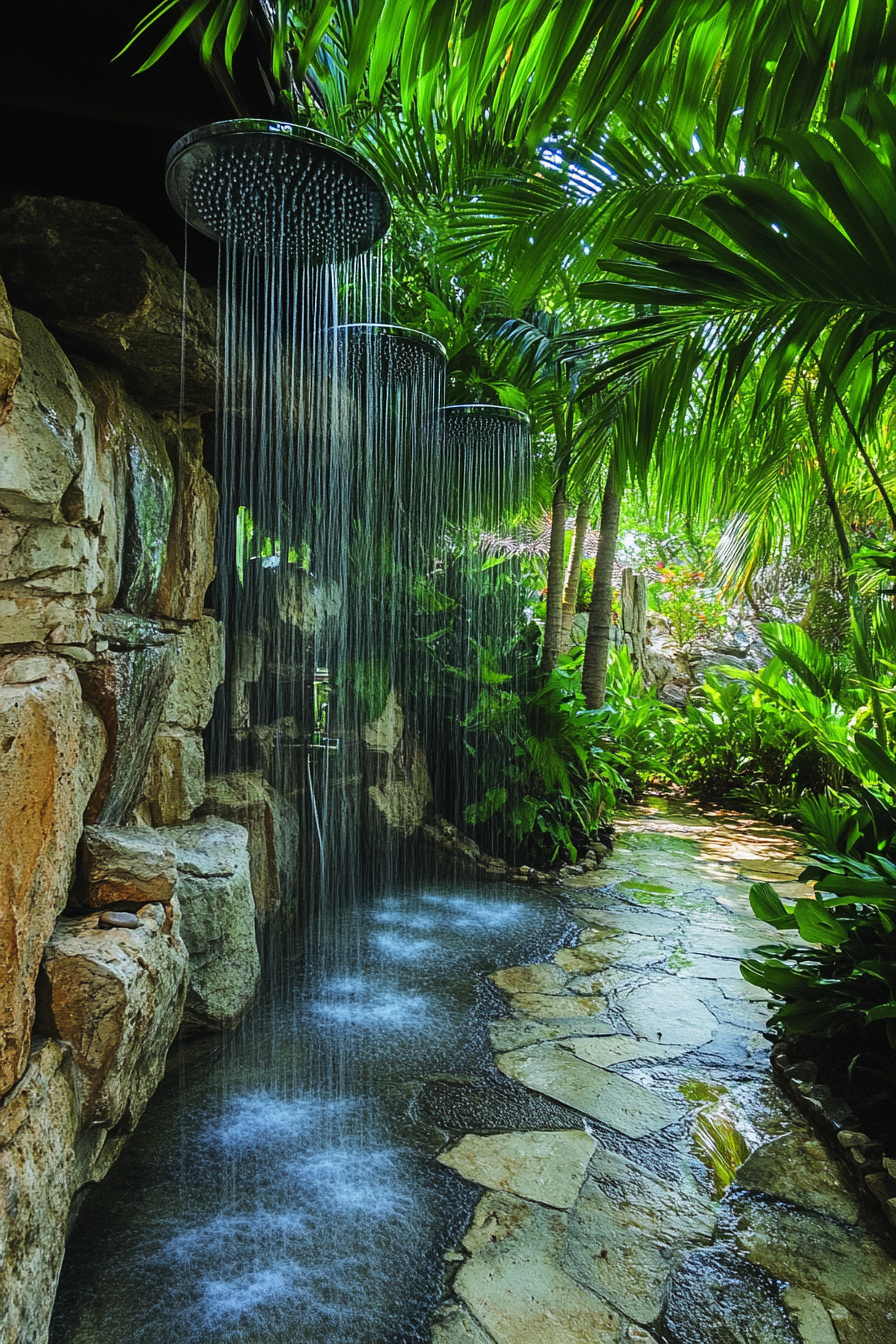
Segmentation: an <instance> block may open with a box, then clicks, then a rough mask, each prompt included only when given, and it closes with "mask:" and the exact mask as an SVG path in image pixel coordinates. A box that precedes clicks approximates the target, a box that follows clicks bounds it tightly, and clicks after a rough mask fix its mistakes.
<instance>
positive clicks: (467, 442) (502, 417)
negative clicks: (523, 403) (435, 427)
mask: <svg viewBox="0 0 896 1344" xmlns="http://www.w3.org/2000/svg"><path fill="white" fill-rule="evenodd" d="M442 418H443V423H444V434H445V443H446V446H448V447H450V448H467V447H477V448H479V447H481V448H487V447H488V446H489V444H490V443H493V444H494V445H495V446H496V447H497V446H499V445H500V446H501V447H510V448H518V449H523V448H526V447H528V444H529V417H528V415H526V414H525V413H524V412H523V411H514V410H512V409H511V408H510V407H509V406H477V405H475V404H474V405H460V404H459V405H455V406H445V407H443V408H442Z"/></svg>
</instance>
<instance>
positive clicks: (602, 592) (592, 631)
mask: <svg viewBox="0 0 896 1344" xmlns="http://www.w3.org/2000/svg"><path fill="white" fill-rule="evenodd" d="M618 536H619V495H618V494H617V493H616V474H615V472H614V471H613V464H612V462H611V463H610V466H609V468H608V470H607V483H606V485H605V486H604V497H603V502H602V504H601V509H600V537H599V539H598V543H597V555H596V556H595V559H594V587H593V589H592V592H591V610H590V612H589V613H588V637H587V639H586V640H585V656H584V659H583V661H582V693H583V695H584V697H585V704H586V705H587V707H588V708H589V709H600V707H601V705H602V704H603V703H604V697H605V695H606V691H607V660H608V658H609V655H610V630H611V627H612V623H613V564H614V562H615V560H616V540H617V537H618Z"/></svg>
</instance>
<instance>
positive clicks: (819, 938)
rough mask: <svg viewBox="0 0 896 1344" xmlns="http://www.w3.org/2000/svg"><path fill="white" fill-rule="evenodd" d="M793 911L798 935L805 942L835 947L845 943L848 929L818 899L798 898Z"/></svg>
mask: <svg viewBox="0 0 896 1344" xmlns="http://www.w3.org/2000/svg"><path fill="white" fill-rule="evenodd" d="M794 913H795V915H796V922H797V926H798V928H799V931H800V935H801V937H803V938H805V939H806V942H807V943H822V944H824V945H825V946H831V947H837V946H839V944H840V943H845V942H846V940H847V938H848V937H849V932H848V930H847V929H845V928H844V926H843V924H842V923H841V922H840V920H838V919H837V918H836V917H835V916H834V915H832V914H831V913H830V912H829V911H828V910H826V909H825V908H824V906H823V905H821V904H820V903H819V902H818V901H813V900H808V899H807V900H799V901H797V903H796V906H795V909H794Z"/></svg>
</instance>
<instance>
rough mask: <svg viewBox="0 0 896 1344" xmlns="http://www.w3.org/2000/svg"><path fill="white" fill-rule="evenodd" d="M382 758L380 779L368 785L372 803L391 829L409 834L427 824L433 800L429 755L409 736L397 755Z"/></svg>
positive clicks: (400, 834) (405, 834)
mask: <svg viewBox="0 0 896 1344" xmlns="http://www.w3.org/2000/svg"><path fill="white" fill-rule="evenodd" d="M379 760H380V762H381V764H380V768H379V773H378V778H377V781H376V783H375V784H371V785H369V786H368V789H367V796H368V798H369V800H370V804H371V806H372V808H373V809H374V814H375V816H377V817H378V818H379V819H380V820H381V821H382V822H384V823H385V825H386V826H387V827H388V828H389V830H390V831H394V832H395V833H396V834H397V835H399V836H409V835H411V834H412V833H413V832H414V831H416V830H417V829H418V828H419V827H420V826H422V825H423V819H424V817H425V816H426V813H427V811H428V810H429V807H430V805H431V803H432V797H433V794H432V781H431V780H430V778H429V770H428V768H427V764H426V755H425V753H424V751H423V748H422V747H421V746H420V744H419V743H418V742H415V741H414V739H413V738H410V737H405V738H404V740H403V741H402V744H401V747H400V748H399V749H398V750H397V751H396V752H395V754H394V755H393V756H382V757H380V758H379Z"/></svg>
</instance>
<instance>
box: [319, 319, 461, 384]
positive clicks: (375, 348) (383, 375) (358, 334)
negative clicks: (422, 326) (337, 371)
mask: <svg viewBox="0 0 896 1344" xmlns="http://www.w3.org/2000/svg"><path fill="white" fill-rule="evenodd" d="M334 336H335V337H336V339H337V341H339V342H340V343H344V349H345V354H346V362H347V367H348V371H349V373H350V374H351V375H353V376H358V375H360V376H361V377H363V378H374V379H376V380H377V382H379V383H381V384H386V385H388V384H390V383H394V382H400V381H410V380H412V379H414V378H421V377H427V376H430V377H433V376H435V377H438V376H440V375H443V374H444V372H445V368H446V365H447V362H448V357H447V355H446V353H445V347H444V346H443V345H442V343H441V341H437V340H436V338H435V337H434V336H430V335H428V333H427V332H425V331H414V330H413V329H412V328H411V327H397V326H391V325H389V324H388V323H385V322H354V323H350V324H348V325H346V326H344V327H337V328H336V329H335V331H334Z"/></svg>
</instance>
